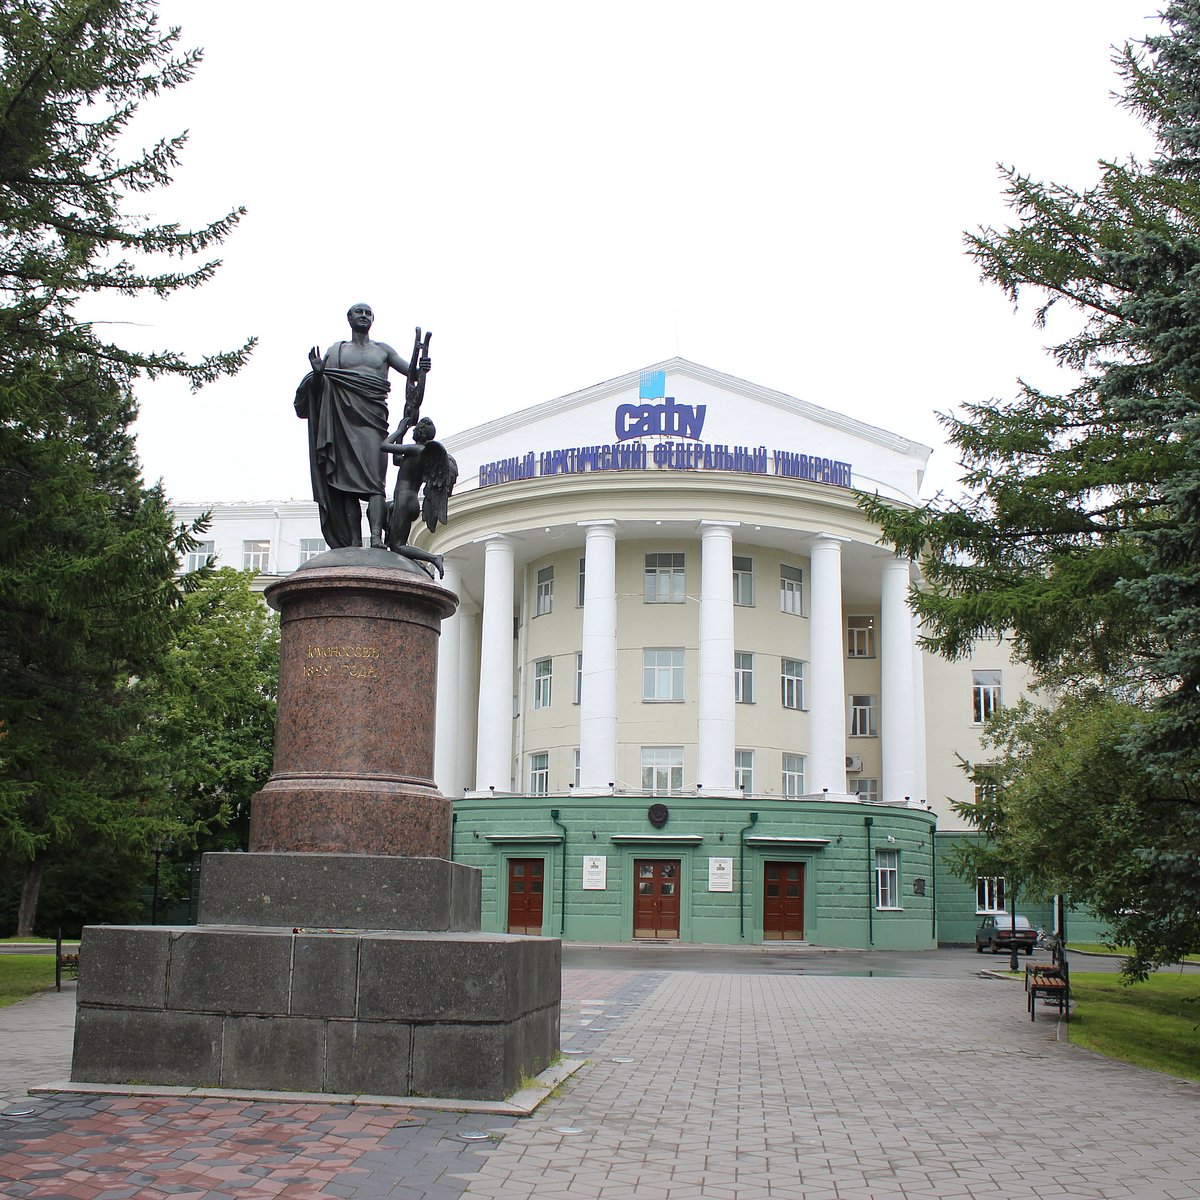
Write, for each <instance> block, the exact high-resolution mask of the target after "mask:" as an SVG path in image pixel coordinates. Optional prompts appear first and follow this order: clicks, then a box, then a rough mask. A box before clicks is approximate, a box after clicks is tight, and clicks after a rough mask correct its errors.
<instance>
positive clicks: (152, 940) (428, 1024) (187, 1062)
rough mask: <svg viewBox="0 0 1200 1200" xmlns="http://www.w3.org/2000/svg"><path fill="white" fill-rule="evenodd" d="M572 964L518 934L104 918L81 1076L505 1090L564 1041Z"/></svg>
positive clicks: (399, 1091) (86, 993)
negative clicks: (299, 929) (112, 921)
mask: <svg viewBox="0 0 1200 1200" xmlns="http://www.w3.org/2000/svg"><path fill="white" fill-rule="evenodd" d="M561 967H562V962H561V946H560V943H559V942H558V941H557V940H555V939H550V938H533V937H517V936H512V935H507V934H484V933H470V932H459V933H455V932H448V933H402V932H393V931H389V932H376V933H355V934H320V933H301V934H293V933H291V932H290V931H288V930H284V929H267V928H252V927H238V926H231V925H225V926H223V925H207V926H197V927H194V928H188V927H169V926H160V927H129V926H124V927H123V926H93V927H89V928H87V929H85V930H84V933H83V941H82V945H81V949H80V971H79V994H78V1015H77V1019H76V1025H75V1049H74V1057H73V1059H72V1065H71V1078H72V1080H74V1081H76V1082H87V1083H147V1084H169V1085H174V1086H191V1087H205V1086H218V1087H236V1088H260V1089H266V1090H275V1091H308V1092H338V1093H359V1094H371V1095H393V1096H407V1095H413V1094H421V1095H437V1096H447V1097H454V1098H462V1099H476V1100H496V1099H501V1098H503V1097H505V1096H507V1095H510V1094H511V1093H512V1092H513V1091H515V1090H516V1089H517V1087H518V1084H519V1082H520V1079H521V1076H522V1074H526V1075H536V1074H537V1073H538V1072H539V1071H542V1070H544V1069H545V1068H546V1067H547V1066H548V1065H549V1064H550V1062H551V1061H552V1059H553V1058H554V1057H555V1056H556V1055H557V1053H558V1047H559V1011H560V999H561Z"/></svg>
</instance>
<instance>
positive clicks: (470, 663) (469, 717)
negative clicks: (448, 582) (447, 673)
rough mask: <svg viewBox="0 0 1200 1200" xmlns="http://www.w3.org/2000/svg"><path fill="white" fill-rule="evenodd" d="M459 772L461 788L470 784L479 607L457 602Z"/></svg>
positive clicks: (477, 657)
mask: <svg viewBox="0 0 1200 1200" xmlns="http://www.w3.org/2000/svg"><path fill="white" fill-rule="evenodd" d="M457 616H458V630H459V634H458V775H459V789H460V795H461V789H462V788H463V787H469V786H470V784H471V780H472V763H474V761H475V746H476V736H475V732H476V724H477V722H478V720H479V705H478V701H477V697H478V695H479V607H478V605H476V604H473V603H472V604H466V603H460V604H459V606H458V613H457Z"/></svg>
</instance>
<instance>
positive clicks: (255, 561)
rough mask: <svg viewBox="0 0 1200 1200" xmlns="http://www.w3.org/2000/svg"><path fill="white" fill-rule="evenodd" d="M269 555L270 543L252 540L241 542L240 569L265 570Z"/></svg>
mask: <svg viewBox="0 0 1200 1200" xmlns="http://www.w3.org/2000/svg"><path fill="white" fill-rule="evenodd" d="M270 557H271V543H270V542H268V541H253V542H243V543H242V570H243V571H266V569H267V563H268V561H269V560H270Z"/></svg>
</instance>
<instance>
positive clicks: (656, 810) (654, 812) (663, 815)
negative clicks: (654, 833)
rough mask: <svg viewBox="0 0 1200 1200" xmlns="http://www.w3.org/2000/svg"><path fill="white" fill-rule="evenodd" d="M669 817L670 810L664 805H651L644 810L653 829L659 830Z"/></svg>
mask: <svg viewBox="0 0 1200 1200" xmlns="http://www.w3.org/2000/svg"><path fill="white" fill-rule="evenodd" d="M670 815H671V810H670V809H669V808H667V806H666V805H665V804H652V805H650V807H649V808H648V809H647V810H646V817H647V819H648V820H649V822H650V824H651V825H653V826H654V828H655V829H661V828H662V827H663V826H664V825H665V824H666V823H667V818H668V817H669V816H670Z"/></svg>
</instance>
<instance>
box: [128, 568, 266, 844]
mask: <svg viewBox="0 0 1200 1200" xmlns="http://www.w3.org/2000/svg"><path fill="white" fill-rule="evenodd" d="M251 578H252V575H251V573H249V572H244V571H234V570H232V569H231V568H229V567H224V568H221V569H220V570H214V571H212V572H211V573H206V575H205V577H204V579H203V580H202V581H201V582H200V584H199V586H198V587H197V588H196V589H195V590H193V591H192V592H191V593H190V594H189V595H188V596H187V597H186V598H185V599H184V601H183V603H182V604H181V606H180V607H179V609H178V610H177V613H176V623H177V632H176V635H175V637H174V641H173V645H172V646H171V649H170V650H169V652H168V653H167V655H166V657H165V659H164V661H163V663H162V665H161V668H160V669H159V671H158V673H157V674H156V675H155V676H154V677H153V678H152V679H150V680H148V681H147V689H148V692H149V699H150V704H151V708H152V710H153V719H152V722H151V724H149V725H148V726H147V727H146V729H145V730H144V731H143V735H144V736H145V737H146V738H147V739H148V741H149V742H150V743H152V747H153V749H154V750H155V751H156V752H157V753H158V754H159V755H161V757H162V760H163V763H164V768H163V775H164V778H165V780H166V785H167V787H168V789H169V792H170V795H171V806H172V809H173V811H175V812H176V813H179V814H181V815H183V816H184V817H185V819H186V823H187V824H188V825H189V826H190V827H193V828H196V829H197V830H202V831H203V832H202V833H201V835H200V844H201V845H202V846H203V848H206V849H214V848H224V849H233V848H235V847H236V848H241V849H245V843H246V830H247V823H248V820H249V813H250V797H251V796H253V795H254V793H255V792H257V791H258V790H259V789H260V788H261V787H262V786H263V784H264V783H266V781H267V779H268V777H269V776H270V773H271V760H272V755H273V749H274V742H275V697H276V691H277V687H278V679H279V619H278V617H277V616H276V614H275V613H273V612H272V611H271V610H270V609H269V608H267V607H266V605H265V604H263V603H262V601H261V599H260V598H259V597H258V596H257V595H256V594H255V593H254V592H253V591H252V590H251V587H250V580H251ZM218 830H226V831H227V832H225V833H224V834H223V835H220V834H217V833H216V831H218ZM179 849H180V850H189V849H195V844H194V842H193V841H191V840H188V841H186V843H185V844H184V845H181V846H180V847H179Z"/></svg>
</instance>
